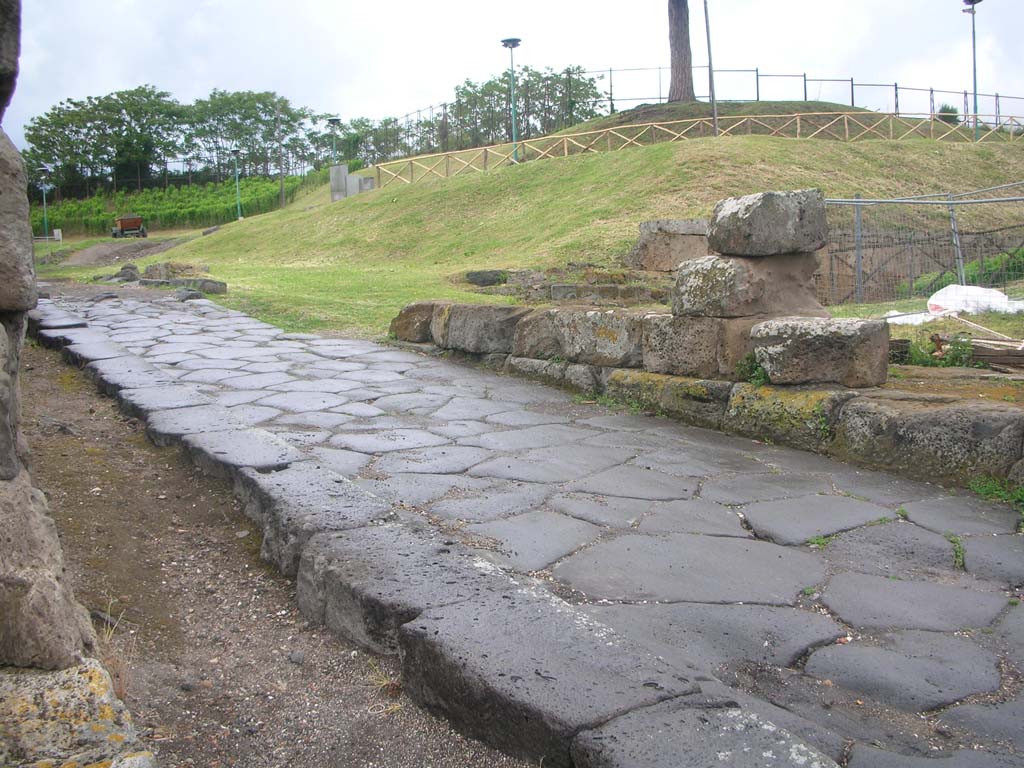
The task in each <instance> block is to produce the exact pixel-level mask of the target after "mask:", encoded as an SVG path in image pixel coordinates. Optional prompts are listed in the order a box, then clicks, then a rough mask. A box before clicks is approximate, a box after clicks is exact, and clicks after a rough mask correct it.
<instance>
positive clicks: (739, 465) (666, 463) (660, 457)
mask: <svg viewBox="0 0 1024 768" xmlns="http://www.w3.org/2000/svg"><path fill="white" fill-rule="evenodd" d="M631 463H632V464H635V465H636V466H638V467H645V468H647V469H654V470H657V471H658V472H664V473H666V474H669V475H681V476H690V477H700V476H705V477H707V476H712V475H721V474H724V473H726V472H750V473H761V472H764V471H765V465H764V464H763V463H762V462H760V461H758V460H757V459H754V458H752V457H750V456H744V455H743V454H741V453H738V452H736V451H723V450H708V449H701V448H696V449H685V448H684V449H683V450H661V451H654V452H651V453H643V454H641V455H640V456H637V457H636V458H635V459H634V460H633V461H632V462H631Z"/></svg>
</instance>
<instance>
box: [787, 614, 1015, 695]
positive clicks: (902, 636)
mask: <svg viewBox="0 0 1024 768" xmlns="http://www.w3.org/2000/svg"><path fill="white" fill-rule="evenodd" d="M806 671H807V673H808V674H810V675H814V676H815V677H817V678H819V679H822V680H825V679H827V680H832V681H833V682H834V683H835V684H836V685H839V686H842V687H844V688H847V689H849V690H851V691H855V692H857V693H861V694H863V695H864V696H866V697H868V698H871V699H874V700H875V701H878V702H881V703H883V704H888V705H890V706H894V707H897V708H899V709H905V710H909V711H912V712H925V711H927V710H930V709H935V708H936V707H941V706H945V705H947V704H952V703H953V702H955V701H959V700H960V699H962V698H964V697H965V696H970V695H971V694H975V693H985V692H988V691H994V690H996V689H997V688H999V684H1000V679H999V665H998V659H997V658H996V656H995V655H993V654H992V653H990V652H989V651H986V650H983V649H982V648H981V647H980V646H978V645H977V644H975V643H973V642H972V641H970V640H967V639H964V638H960V637H953V636H950V635H942V634H938V633H936V632H922V631H920V630H906V631H904V632H895V633H893V634H891V635H887V636H884V637H883V638H881V643H880V644H879V645H870V644H868V642H866V641H854V642H852V643H849V644H848V645H830V646H828V647H826V648H823V649H821V650H818V651H815V652H814V653H812V654H811V657H810V658H809V659H808V661H807V666H806Z"/></svg>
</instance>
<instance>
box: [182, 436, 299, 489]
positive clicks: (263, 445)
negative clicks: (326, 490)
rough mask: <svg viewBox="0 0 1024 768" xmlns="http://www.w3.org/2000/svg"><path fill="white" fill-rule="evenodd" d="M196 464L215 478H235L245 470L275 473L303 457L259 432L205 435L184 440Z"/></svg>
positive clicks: (288, 446) (280, 441) (274, 438)
mask: <svg viewBox="0 0 1024 768" xmlns="http://www.w3.org/2000/svg"><path fill="white" fill-rule="evenodd" d="M182 442H183V443H184V444H185V447H186V448H187V449H188V452H189V454H190V455H191V456H192V458H193V459H194V460H195V462H196V463H197V464H198V465H199V466H200V467H201V468H202V469H203V470H204V471H205V472H206V473H207V474H210V475H213V476H215V477H232V476H233V475H234V474H235V472H237V471H238V470H239V469H241V468H243V467H252V468H253V469H256V470H262V471H273V470H279V469H284V468H285V467H286V466H288V465H289V464H291V463H292V462H294V461H301V460H302V459H303V458H304V457H303V455H302V454H301V453H300V452H299V451H297V450H296V449H295V448H293V447H292V446H290V445H288V444H287V443H286V442H284V441H283V440H280V439H279V438H277V437H275V436H274V435H272V434H271V433H270V432H265V431H263V430H259V429H242V430H231V431H225V432H204V433H201V434H194V435H185V437H184V438H183V439H182Z"/></svg>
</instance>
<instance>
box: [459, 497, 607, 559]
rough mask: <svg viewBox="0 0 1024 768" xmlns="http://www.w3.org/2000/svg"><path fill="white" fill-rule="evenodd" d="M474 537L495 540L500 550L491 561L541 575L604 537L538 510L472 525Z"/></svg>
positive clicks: (595, 530)
mask: <svg viewBox="0 0 1024 768" xmlns="http://www.w3.org/2000/svg"><path fill="white" fill-rule="evenodd" d="M465 530H466V531H467V532H469V533H471V534H475V535H477V536H484V537H486V538H488V539H494V540H495V541H496V542H497V543H498V550H497V551H496V552H493V553H490V557H491V558H492V559H494V560H496V561H497V562H498V563H499V564H501V565H505V566H508V567H510V568H514V569H515V570H518V571H524V572H530V571H539V570H540V569H542V568H544V567H545V566H548V565H550V564H551V563H553V562H555V561H556V560H558V559H560V558H562V557H564V556H565V555H567V554H569V553H570V552H575V551H576V550H577V549H579V548H580V547H582V546H583V545H584V544H588V543H590V542H591V541H594V540H595V539H596V538H597V537H598V536H599V535H600V533H601V529H600V528H598V527H597V526H594V525H591V524H590V523H585V522H583V521H582V520H577V519H575V518H573V517H566V516H565V515H560V514H558V513H557V512H549V511H547V510H537V511H536V512H527V513H526V514H523V515H516V516H514V517H509V518H506V519H504V520H496V521H494V522H490V523H481V524H478V525H470V526H467V527H466V529H465Z"/></svg>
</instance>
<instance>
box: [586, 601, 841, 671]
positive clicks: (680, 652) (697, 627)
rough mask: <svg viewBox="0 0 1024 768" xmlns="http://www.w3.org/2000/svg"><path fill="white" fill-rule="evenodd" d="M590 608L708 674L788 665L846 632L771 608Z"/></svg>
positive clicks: (813, 617)
mask: <svg viewBox="0 0 1024 768" xmlns="http://www.w3.org/2000/svg"><path fill="white" fill-rule="evenodd" d="M585 610H586V612H587V613H588V614H589V615H590V616H592V617H593V618H595V619H597V620H598V621H600V622H602V623H604V624H608V625H609V626H610V627H612V628H613V629H615V630H617V631H618V632H621V633H622V634H624V635H625V636H627V637H630V638H632V639H633V640H634V641H636V642H637V643H639V644H640V645H644V646H645V647H647V648H649V649H650V650H651V652H652V653H656V654H658V655H659V656H661V657H662V658H664V659H666V660H668V661H669V662H671V663H672V664H673V665H674V666H684V665H685V664H693V665H695V666H697V667H698V668H700V669H707V670H714V669H715V668H717V667H719V666H721V665H723V664H727V663H729V662H742V661H750V662H755V663H758V664H771V665H775V666H781V667H788V666H790V665H792V664H794V663H795V662H796V661H797V659H799V658H800V657H801V656H803V654H804V653H806V652H807V650H808V649H810V648H815V647H817V646H820V645H824V644H825V643H828V642H831V641H833V640H835V639H836V638H837V637H840V636H842V635H845V634H846V630H845V629H844V628H843V626H842V625H841V624H839V623H838V622H836V621H833V620H832V619H830V618H829V617H828V616H822V615H821V614H819V613H812V612H810V611H805V610H802V609H799V608H782V607H777V606H767V605H702V604H698V603H677V604H674V605H591V606H587V607H586V609H585Z"/></svg>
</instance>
